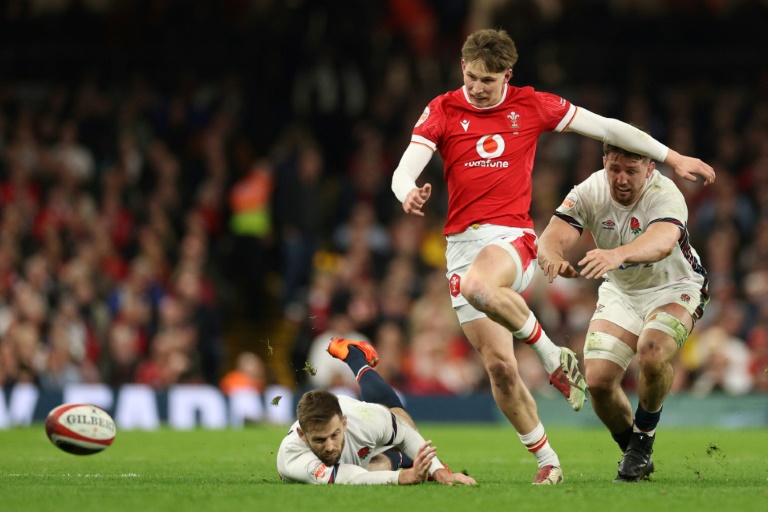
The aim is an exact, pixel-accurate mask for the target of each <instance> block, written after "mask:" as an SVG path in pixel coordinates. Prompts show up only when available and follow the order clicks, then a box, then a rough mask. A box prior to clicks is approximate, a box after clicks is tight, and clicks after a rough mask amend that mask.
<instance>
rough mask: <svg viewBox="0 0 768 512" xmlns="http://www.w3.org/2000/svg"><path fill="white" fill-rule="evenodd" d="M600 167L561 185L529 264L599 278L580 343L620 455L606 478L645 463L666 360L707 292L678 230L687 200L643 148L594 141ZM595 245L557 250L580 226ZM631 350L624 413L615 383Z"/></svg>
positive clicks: (622, 477) (668, 374)
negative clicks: (572, 255)
mask: <svg viewBox="0 0 768 512" xmlns="http://www.w3.org/2000/svg"><path fill="white" fill-rule="evenodd" d="M603 154H604V156H603V166H604V169H602V170H600V171H597V172H596V173H594V174H592V175H591V176H590V177H589V178H587V179H586V180H584V181H583V182H582V183H580V184H579V185H576V187H574V189H573V190H572V191H571V192H570V193H569V194H568V195H567V197H566V198H565V200H564V201H563V203H562V204H561V205H560V207H559V208H558V209H557V211H556V213H555V215H554V216H553V217H552V220H551V221H550V223H549V225H548V226H547V228H546V229H545V230H544V232H543V233H542V235H541V237H540V239H539V265H540V266H541V268H542V269H543V270H544V273H545V274H546V275H547V277H548V278H549V282H552V281H553V280H554V279H555V278H556V277H557V276H558V275H559V276H563V277H567V278H576V277H579V276H583V277H585V278H587V279H603V282H602V283H601V284H600V287H599V291H598V302H597V306H596V310H595V313H594V315H593V316H592V320H591V322H590V324H589V330H588V332H587V337H586V341H585V344H584V360H585V369H586V378H587V385H588V387H589V394H590V397H591V400H592V407H593V408H594V410H595V413H596V414H597V416H598V417H599V418H600V420H601V421H602V422H603V423H604V424H605V426H606V427H608V430H609V431H610V432H611V435H612V436H613V438H614V439H615V440H616V442H617V443H618V445H619V447H620V448H621V450H622V451H623V452H624V455H623V457H622V459H621V461H620V462H619V470H618V476H617V477H616V481H620V482H622V481H623V482H637V481H639V480H641V479H642V478H643V477H646V476H648V475H649V474H650V473H651V472H652V471H653V470H654V466H653V460H652V459H651V453H652V452H653V442H654V439H655V438H656V436H655V433H656V426H657V425H658V423H659V419H660V416H661V409H662V405H663V403H664V399H665V397H666V396H667V394H668V393H669V390H670V388H671V386H672V380H673V377H674V370H673V367H672V363H673V360H674V358H675V356H676V354H677V352H678V350H680V348H681V347H682V346H683V344H684V343H685V340H686V339H687V338H688V335H689V334H690V332H691V329H693V325H694V323H695V322H696V320H697V319H698V318H701V315H702V313H703V310H704V306H705V305H706V303H707V302H708V301H709V294H708V291H707V285H708V279H707V273H706V271H705V270H704V267H703V266H702V265H701V262H700V260H699V256H698V254H697V253H696V251H695V250H694V248H693V247H691V245H690V243H689V240H688V231H687V228H686V224H687V222H688V208H687V206H686V204H685V200H684V199H683V195H682V194H681V193H680V191H679V190H678V189H677V187H676V186H675V184H674V182H672V180H670V179H669V178H666V177H664V176H663V175H662V174H661V173H659V171H658V170H656V165H655V163H654V162H653V160H651V159H650V158H649V157H645V156H642V155H639V154H637V153H632V152H629V151H626V150H623V149H621V148H618V147H616V146H613V145H610V144H604V145H603ZM585 229H587V230H589V231H590V232H591V233H592V237H593V238H594V240H595V245H596V246H597V248H596V249H594V250H591V251H589V252H588V253H587V254H586V255H585V256H584V257H583V258H582V259H581V261H579V262H578V265H579V266H581V267H583V268H582V270H581V272H578V271H577V270H576V269H575V268H574V267H573V265H571V263H570V262H569V261H568V260H567V259H566V254H567V252H568V250H569V249H571V248H572V247H573V246H574V245H575V244H576V242H577V240H578V238H579V236H580V235H581V233H582V232H583V231H584V230H585ZM635 355H637V357H638V363H639V369H640V377H639V382H638V390H637V391H638V398H639V403H638V405H637V409H636V410H635V414H634V421H633V415H632V408H631V405H630V402H629V399H628V398H627V395H626V394H625V393H624V391H623V390H622V388H621V382H622V379H623V378H624V373H625V372H626V370H627V366H628V365H629V363H630V361H631V360H632V358H633V357H634V356H635Z"/></svg>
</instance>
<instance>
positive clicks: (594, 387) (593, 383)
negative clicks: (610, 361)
mask: <svg viewBox="0 0 768 512" xmlns="http://www.w3.org/2000/svg"><path fill="white" fill-rule="evenodd" d="M585 378H586V380H587V387H588V388H589V393H590V394H591V395H593V396H595V397H596V398H600V397H601V396H604V395H608V394H610V392H611V390H612V389H613V388H614V387H615V386H616V380H615V379H614V378H613V377H611V376H608V375H606V374H604V373H601V372H594V371H593V372H589V371H587V374H586V376H585Z"/></svg>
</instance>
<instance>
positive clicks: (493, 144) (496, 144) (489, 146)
mask: <svg viewBox="0 0 768 512" xmlns="http://www.w3.org/2000/svg"><path fill="white" fill-rule="evenodd" d="M504 148H505V145H504V139H503V138H502V137H501V135H499V134H498V133H497V134H494V135H483V136H482V137H480V138H479V139H477V143H476V144H475V149H477V154H478V155H480V157H481V158H482V160H475V161H472V162H467V163H465V164H464V165H465V166H466V167H502V168H507V167H509V162H507V161H506V160H504V161H498V162H495V161H494V160H493V159H494V158H498V157H500V156H501V155H502V154H503V153H504Z"/></svg>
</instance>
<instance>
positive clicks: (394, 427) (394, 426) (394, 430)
mask: <svg viewBox="0 0 768 512" xmlns="http://www.w3.org/2000/svg"><path fill="white" fill-rule="evenodd" d="M389 414H390V415H391V416H392V437H390V438H389V441H387V445H391V444H395V439H396V438H397V418H395V415H394V414H392V413H389Z"/></svg>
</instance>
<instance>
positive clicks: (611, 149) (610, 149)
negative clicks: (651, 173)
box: [603, 142, 651, 160]
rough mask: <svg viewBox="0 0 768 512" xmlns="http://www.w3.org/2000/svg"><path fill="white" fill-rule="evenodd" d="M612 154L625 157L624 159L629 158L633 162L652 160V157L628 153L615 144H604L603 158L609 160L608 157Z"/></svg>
mask: <svg viewBox="0 0 768 512" xmlns="http://www.w3.org/2000/svg"><path fill="white" fill-rule="evenodd" d="M611 153H618V154H619V155H621V156H623V157H624V158H629V159H631V160H646V159H647V160H650V159H651V157H649V156H645V155H641V154H640V153H635V152H634V151H627V150H626V149H624V148H620V147H619V146H614V145H613V144H608V143H607V142H603V156H605V157H606V158H608V155H610V154H611Z"/></svg>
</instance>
